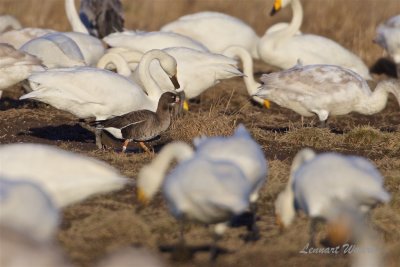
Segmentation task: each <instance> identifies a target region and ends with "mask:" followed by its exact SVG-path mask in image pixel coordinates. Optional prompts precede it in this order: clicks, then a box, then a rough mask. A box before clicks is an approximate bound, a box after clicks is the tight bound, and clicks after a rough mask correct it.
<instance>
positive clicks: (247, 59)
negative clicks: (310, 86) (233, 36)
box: [223, 26, 281, 108]
mask: <svg viewBox="0 0 400 267" xmlns="http://www.w3.org/2000/svg"><path fill="white" fill-rule="evenodd" d="M278 27H281V26H278ZM223 54H224V55H225V56H228V57H231V58H239V59H240V60H241V61H242V66H243V73H244V76H243V80H244V83H245V85H246V89H247V93H248V94H249V95H250V96H251V97H252V99H253V100H254V101H256V102H257V103H258V104H260V105H263V106H264V107H266V108H270V106H271V104H270V103H269V101H268V100H265V99H262V98H260V97H258V96H254V95H255V94H256V93H257V91H258V89H259V87H260V86H261V84H260V83H258V82H256V81H255V80H254V73H253V59H252V58H251V55H250V54H249V52H247V50H246V49H244V48H243V47H240V46H231V47H228V48H227V49H226V50H225V51H224V52H223Z"/></svg>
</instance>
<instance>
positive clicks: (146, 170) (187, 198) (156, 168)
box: [137, 142, 250, 241]
mask: <svg viewBox="0 0 400 267" xmlns="http://www.w3.org/2000/svg"><path fill="white" fill-rule="evenodd" d="M175 159H176V160H178V165H177V166H176V167H175V168H174V169H173V170H172V171H171V172H170V173H169V174H168V175H166V172H167V169H168V167H169V166H170V164H171V162H172V161H173V160H175ZM137 186H138V198H139V200H141V201H142V202H146V201H148V200H149V199H151V198H152V197H153V196H154V195H155V193H156V192H157V190H158V189H159V188H160V187H161V186H162V191H163V194H164V196H165V199H166V200H167V203H168V206H169V210H170V212H171V214H172V215H173V216H174V217H175V218H177V219H178V220H180V221H181V223H183V222H184V221H185V220H193V221H197V222H201V223H205V224H217V225H216V227H215V233H216V234H217V235H221V234H222V233H223V232H224V230H225V229H226V224H225V223H226V222H227V221H229V220H230V219H231V218H232V216H234V215H238V214H241V213H243V212H244V211H245V210H246V209H247V208H248V206H249V195H250V187H249V184H248V182H247V180H246V177H245V175H244V174H243V172H242V171H241V170H240V168H239V167H237V166H236V165H235V164H233V163H231V162H229V161H224V160H212V159H209V158H207V157H203V156H198V155H194V152H193V150H192V148H191V147H190V146H189V145H187V144H185V143H182V142H174V143H171V144H168V145H166V146H165V147H164V148H163V149H162V150H161V151H160V153H159V154H158V155H157V157H156V158H155V159H154V160H153V161H152V163H151V164H149V165H147V166H145V167H143V168H142V169H141V170H140V172H139V176H138V184H137ZM181 241H182V240H181Z"/></svg>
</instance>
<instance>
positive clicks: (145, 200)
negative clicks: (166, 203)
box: [136, 187, 149, 205]
mask: <svg viewBox="0 0 400 267" xmlns="http://www.w3.org/2000/svg"><path fill="white" fill-rule="evenodd" d="M136 197H137V200H138V201H139V202H140V204H142V205H147V204H148V203H149V199H148V198H147V197H146V194H145V193H144V191H143V190H142V189H141V188H140V187H138V188H137V191H136Z"/></svg>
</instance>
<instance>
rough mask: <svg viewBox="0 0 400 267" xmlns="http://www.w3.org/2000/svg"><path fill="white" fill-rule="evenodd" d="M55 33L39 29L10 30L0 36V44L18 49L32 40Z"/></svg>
mask: <svg viewBox="0 0 400 267" xmlns="http://www.w3.org/2000/svg"><path fill="white" fill-rule="evenodd" d="M52 32H55V31H54V30H50V29H40V28H23V29H19V30H12V31H8V32H4V33H2V34H0V43H6V44H10V45H12V46H14V47H15V48H16V49H20V48H21V46H23V45H24V44H25V43H27V42H29V41H30V40H32V39H35V38H38V37H41V36H43V35H45V34H48V33H52Z"/></svg>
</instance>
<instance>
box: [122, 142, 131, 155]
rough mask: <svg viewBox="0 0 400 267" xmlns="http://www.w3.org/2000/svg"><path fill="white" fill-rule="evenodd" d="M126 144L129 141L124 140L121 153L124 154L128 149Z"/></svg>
mask: <svg viewBox="0 0 400 267" xmlns="http://www.w3.org/2000/svg"><path fill="white" fill-rule="evenodd" d="M128 144H129V139H126V140H125V141H124V144H123V145H122V153H125V151H126V148H127V147H128Z"/></svg>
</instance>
